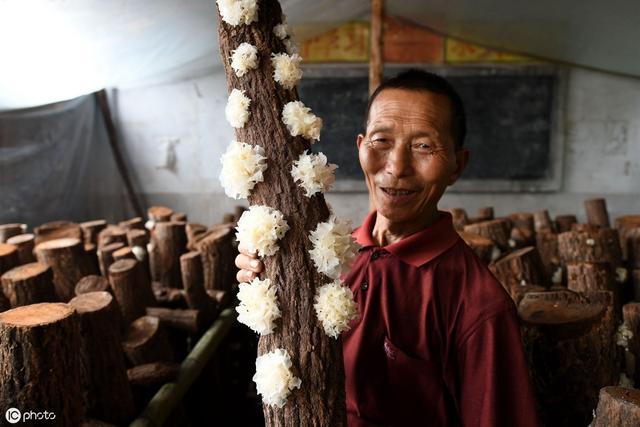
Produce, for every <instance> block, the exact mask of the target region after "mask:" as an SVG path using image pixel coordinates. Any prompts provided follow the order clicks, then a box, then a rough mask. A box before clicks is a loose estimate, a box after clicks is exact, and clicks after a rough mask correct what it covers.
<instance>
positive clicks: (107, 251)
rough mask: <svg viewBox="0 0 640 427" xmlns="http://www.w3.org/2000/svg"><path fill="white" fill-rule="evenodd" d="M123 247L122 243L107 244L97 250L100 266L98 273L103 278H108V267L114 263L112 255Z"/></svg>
mask: <svg viewBox="0 0 640 427" xmlns="http://www.w3.org/2000/svg"><path fill="white" fill-rule="evenodd" d="M123 247H124V243H122V242H114V243H109V244H106V245H104V246H101V247H100V248H99V249H98V263H99V264H100V273H102V275H103V276H104V277H109V267H110V266H111V264H113V263H114V262H115V259H114V258H113V253H114V252H115V251H117V250H118V249H120V248H123Z"/></svg>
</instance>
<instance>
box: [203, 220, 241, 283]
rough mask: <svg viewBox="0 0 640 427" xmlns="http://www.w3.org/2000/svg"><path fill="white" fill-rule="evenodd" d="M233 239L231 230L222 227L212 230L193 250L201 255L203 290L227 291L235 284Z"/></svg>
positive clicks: (228, 227)
mask: <svg viewBox="0 0 640 427" xmlns="http://www.w3.org/2000/svg"><path fill="white" fill-rule="evenodd" d="M233 239H234V233H233V229H232V228H231V227H230V226H228V225H222V226H219V227H214V228H212V229H211V230H210V231H208V232H207V233H206V234H204V235H202V236H201V237H200V239H199V240H198V242H197V243H196V245H195V249H196V250H197V251H198V252H200V254H201V255H202V266H203V269H204V287H205V289H220V290H228V289H231V286H233V284H234V283H236V280H235V275H236V271H237V270H236V269H235V264H234V259H235V257H236V255H237V253H238V251H237V249H236V248H235V247H234V245H233Z"/></svg>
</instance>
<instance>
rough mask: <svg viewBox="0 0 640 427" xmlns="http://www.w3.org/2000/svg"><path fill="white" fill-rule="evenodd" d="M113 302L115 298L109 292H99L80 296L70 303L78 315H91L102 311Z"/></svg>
mask: <svg viewBox="0 0 640 427" xmlns="http://www.w3.org/2000/svg"><path fill="white" fill-rule="evenodd" d="M111 301H113V297H112V296H111V294H110V293H109V292H105V291H97V292H89V293H86V294H82V295H78V296H77V297H75V298H73V299H72V300H71V301H69V304H71V305H72V306H73V307H74V308H75V309H76V310H77V311H78V313H90V312H93V311H99V310H102V309H103V308H104V307H106V306H108V305H109V304H111Z"/></svg>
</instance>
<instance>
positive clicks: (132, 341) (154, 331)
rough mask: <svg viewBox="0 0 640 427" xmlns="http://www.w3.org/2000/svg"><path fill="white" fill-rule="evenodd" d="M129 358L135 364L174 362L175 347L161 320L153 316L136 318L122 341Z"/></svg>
mask: <svg viewBox="0 0 640 427" xmlns="http://www.w3.org/2000/svg"><path fill="white" fill-rule="evenodd" d="M122 345H123V347H124V352H125V354H126V355H127V358H128V359H129V361H130V362H131V364H133V365H142V364H145V363H152V362H173V349H172V348H171V345H170V344H169V339H168V337H167V333H166V331H165V330H164V328H163V327H162V325H161V324H160V320H159V319H158V318H157V317H153V316H142V317H140V318H138V319H136V320H135V321H134V322H133V323H132V324H131V325H130V326H129V330H128V332H127V337H126V339H125V340H124V342H123V343H122Z"/></svg>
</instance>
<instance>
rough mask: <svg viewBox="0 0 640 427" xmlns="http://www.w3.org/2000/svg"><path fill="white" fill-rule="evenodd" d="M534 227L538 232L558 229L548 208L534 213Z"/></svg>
mask: <svg viewBox="0 0 640 427" xmlns="http://www.w3.org/2000/svg"><path fill="white" fill-rule="evenodd" d="M533 227H534V229H535V231H536V233H542V232H555V231H556V230H555V228H554V226H553V222H552V221H551V217H550V216H549V211H547V210H546V209H544V210H541V211H538V212H535V213H534V214H533Z"/></svg>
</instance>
